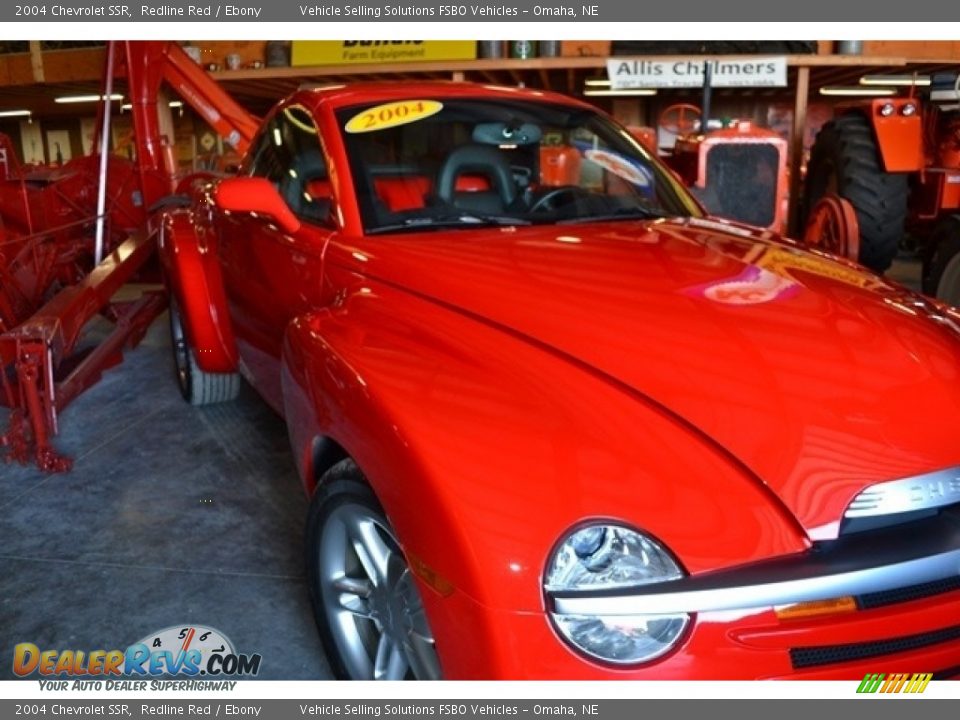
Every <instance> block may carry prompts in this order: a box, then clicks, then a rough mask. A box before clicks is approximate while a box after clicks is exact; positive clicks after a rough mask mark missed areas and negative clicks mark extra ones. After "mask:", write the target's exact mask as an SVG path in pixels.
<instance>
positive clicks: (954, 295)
mask: <svg viewBox="0 0 960 720" xmlns="http://www.w3.org/2000/svg"><path fill="white" fill-rule="evenodd" d="M927 242H928V243H929V246H930V250H931V252H930V254H929V257H928V258H926V260H925V262H924V265H923V292H924V293H926V294H927V295H932V296H934V297H936V298H937V299H938V300H943V301H944V302H945V303H947V304H948V305H953V306H954V307H960V215H951V216H948V217H945V218H943V219H942V220H940V222H938V223H937V225H936V226H935V227H934V229H933V232H932V233H931V234H930V238H929V240H928V241H927Z"/></svg>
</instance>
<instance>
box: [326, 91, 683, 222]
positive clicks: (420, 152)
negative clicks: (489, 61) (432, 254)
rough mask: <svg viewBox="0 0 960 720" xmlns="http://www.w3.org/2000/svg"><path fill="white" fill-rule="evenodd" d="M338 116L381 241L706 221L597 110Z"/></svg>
mask: <svg viewBox="0 0 960 720" xmlns="http://www.w3.org/2000/svg"><path fill="white" fill-rule="evenodd" d="M337 119H338V123H339V125H340V127H341V128H343V137H344V143H345V145H346V150H347V155H348V157H349V159H350V170H351V173H352V175H353V181H354V184H355V188H356V193H357V198H358V203H359V207H360V213H361V215H362V218H363V225H364V229H365V231H366V232H367V233H370V234H376V233H391V232H404V231H413V230H429V229H432V228H451V227H477V226H481V225H528V224H541V223H557V224H565V223H570V224H573V223H580V222H590V221H593V220H628V219H635V218H659V217H675V216H700V215H701V211H700V210H699V208H698V207H697V205H696V203H695V202H694V201H693V200H691V198H690V196H689V194H688V193H687V191H686V190H685V189H684V188H683V187H682V186H680V184H679V183H678V182H677V181H676V180H675V179H674V177H673V176H672V175H671V174H670V173H669V172H668V171H667V170H665V169H664V168H663V166H662V165H660V163H659V162H658V161H656V160H655V159H654V158H653V157H652V156H651V154H650V153H649V152H648V151H647V150H646V149H644V147H643V146H642V145H641V144H640V143H639V142H638V141H637V140H635V139H634V138H633V137H632V136H631V135H630V133H629V132H627V131H626V130H625V129H624V128H622V127H620V126H618V125H616V124H615V123H613V122H611V121H610V120H608V119H606V118H605V117H604V116H603V115H601V114H600V113H597V112H594V111H592V110H589V109H585V108H580V107H574V106H566V105H557V104H551V103H546V102H537V101H531V100H513V99H510V100H507V99H470V100H466V99H459V98H457V99H451V98H431V97H417V98H413V99H410V100H403V101H398V102H391V103H386V104H383V103H380V104H368V105H355V106H352V107H348V108H344V109H341V110H340V111H338V113H337Z"/></svg>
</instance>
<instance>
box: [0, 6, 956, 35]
mask: <svg viewBox="0 0 960 720" xmlns="http://www.w3.org/2000/svg"><path fill="white" fill-rule="evenodd" d="M865 7H866V5H864V4H863V3H862V2H854V1H853V0H846V2H836V1H835V0H806V2H803V3H771V2H770V1H769V0H724V2H715V1H714V0H686V2H682V3H661V2H657V3H654V2H637V1H636V0H577V1H576V2H570V1H568V0H560V1H559V2H556V0H551V2H536V1H535V0H506V1H505V2H499V1H497V0H490V1H487V2H476V1H475V0H474V1H468V2H466V3H462V4H457V0H452V1H451V0H386V1H385V0H270V1H269V2H251V1H249V0H237V1H236V2H229V3H224V2H205V1H204V0H197V1H194V2H184V0H162V1H161V0H147V1H146V2H132V3H130V2H127V3H123V2H103V1H101V0H60V1H55V2H48V1H47V0H37V1H34V2H30V1H29V0H28V1H27V2H24V3H22V4H21V3H3V4H2V5H0V22H4V23H7V22H56V23H64V22H66V23H73V22H76V23H89V22H126V23H131V22H136V23H139V22H189V23H197V22H201V23H202V22H212V23H235V22H242V23H249V22H297V23H313V22H317V23H331V22H369V21H371V20H374V21H377V20H378V21H383V22H391V23H392V22H413V23H422V22H463V23H471V24H472V23H477V22H514V21H515V22H531V23H544V22H551V23H556V22H560V23H583V22H618V23H619V22H689V21H694V20H695V21H699V22H710V23H721V22H728V23H730V22H735V23H737V27H738V28H740V31H741V32H742V30H743V23H750V22H759V21H763V22H810V21H816V20H817V19H821V18H822V19H824V20H827V19H829V21H830V22H831V23H835V22H862V21H863V20H864V15H865V14H867V15H869V19H870V21H872V22H931V23H937V24H936V25H931V34H934V35H936V36H937V37H940V36H941V35H943V33H947V34H948V35H949V34H951V33H950V31H949V29H947V28H945V27H944V26H943V23H945V22H950V21H956V20H960V3H945V2H943V0H912V1H911V2H910V3H903V2H899V1H897V2H894V0H873V2H871V3H869V13H865V9H864V8H865ZM824 31H825V32H824V33H822V34H830V32H829V31H830V26H829V25H825V26H824ZM952 34H953V35H955V34H956V33H955V32H954V33H952Z"/></svg>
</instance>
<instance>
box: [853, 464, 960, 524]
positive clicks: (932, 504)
mask: <svg viewBox="0 0 960 720" xmlns="http://www.w3.org/2000/svg"><path fill="white" fill-rule="evenodd" d="M954 503H960V467H952V468H948V469H946V470H937V471H936V472H932V473H927V474H925V475H917V476H914V477H908V478H901V479H899V480H888V481H885V482H880V483H876V484H874V485H871V486H870V487H868V488H865V489H864V490H862V491H861V492H860V494H859V495H857V496H856V497H855V498H854V499H853V500H852V501H851V503H850V504H849V505H848V506H847V509H846V511H845V512H844V514H843V516H844V517H845V518H849V519H853V518H866V517H882V516H885V515H898V514H900V513H909V512H916V511H918V510H934V509H936V508H941V507H945V506H947V505H953V504H954Z"/></svg>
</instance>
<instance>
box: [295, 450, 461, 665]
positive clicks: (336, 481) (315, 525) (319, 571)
mask: <svg viewBox="0 0 960 720" xmlns="http://www.w3.org/2000/svg"><path fill="white" fill-rule="evenodd" d="M357 512H359V515H353V517H360V518H362V519H363V520H365V521H372V523H373V525H374V526H375V527H377V532H378V533H380V536H379V537H380V539H381V540H383V541H384V542H385V543H386V545H388V546H389V548H390V550H391V551H392V552H393V553H395V555H394V556H392V557H391V567H394V566H396V567H399V568H402V572H404V573H405V577H406V583H405V585H404V589H403V590H402V591H401V590H398V589H396V588H398V587H399V586H400V583H396V585H394V584H392V583H390V582H385V583H384V584H383V585H379V587H381V588H386V590H385V591H381V592H380V593H379V598H380V599H379V600H375V599H374V596H376V595H377V593H374V594H373V595H372V596H371V595H363V596H361V595H359V594H358V595H357V600H358V601H360V598H361V597H363V598H367V597H369V598H370V599H368V600H362V602H363V603H364V604H365V607H364V611H367V610H370V609H372V610H373V612H371V615H370V617H369V618H361V619H359V620H358V619H357V617H352V616H348V618H347V622H346V626H348V627H349V630H347V631H346V632H344V631H343V630H342V629H337V630H335V628H334V627H333V625H334V623H335V620H334V619H333V617H332V616H331V613H332V612H333V611H331V610H330V603H331V597H337V596H338V595H339V597H340V598H341V599H340V600H339V602H341V603H342V602H343V600H342V597H343V595H341V594H340V593H341V589H338V588H336V586H334V585H333V582H332V581H331V580H330V577H331V573H330V563H329V561H324V558H325V557H329V556H331V555H334V556H335V555H337V553H338V552H339V549H333V550H331V545H330V544H328V545H326V546H325V545H324V543H325V542H328V543H333V544H336V542H335V541H336V539H338V537H337V536H338V531H337V528H336V524H337V522H339V521H340V520H341V519H342V518H343V517H344V516H345V515H347V516H350V515H349V514H350V513H357ZM328 524H330V525H331V526H332V530H331V531H330V532H325V530H327V526H328ZM345 525H346V523H344V526H345ZM346 532H347V533H348V534H349V531H346ZM331 538H333V539H331ZM305 539H306V561H307V568H306V570H307V583H308V585H309V589H310V603H311V605H312V607H313V614H314V619H315V620H316V623H317V628H318V630H319V631H320V638H321V640H322V641H323V646H324V650H325V652H326V655H327V659H328V661H329V663H330V669H331V670H332V671H333V673H334V675H335V676H336V677H337V678H338V679H341V680H369V679H371V677H370V676H369V675H367V674H364V673H363V671H362V670H358V669H357V667H358V664H359V665H360V666H361V667H362V665H363V662H364V658H366V659H367V660H369V661H370V669H371V670H372V668H373V664H374V662H375V659H374V655H378V653H377V652H375V651H373V650H372V649H366V648H361V650H359V651H357V650H352V648H357V647H360V643H355V644H353V645H351V644H349V642H348V636H349V635H350V634H351V633H353V634H354V635H355V636H356V637H357V638H361V639H363V638H366V639H367V641H368V644H370V645H371V646H373V645H376V644H377V639H378V638H379V637H382V636H383V635H388V634H390V633H389V631H388V630H386V629H385V627H382V626H381V622H380V620H379V617H380V616H381V615H380V614H376V615H374V613H376V612H377V610H376V608H378V607H382V606H383V603H384V597H393V598H397V597H400V595H399V594H398V593H401V592H402V593H404V594H405V595H408V596H409V597H412V598H414V599H415V601H416V603H417V604H418V605H417V606H415V607H414V609H413V612H414V613H416V614H417V615H418V617H421V618H422V623H423V625H422V626H421V627H422V628H424V629H425V630H426V634H427V636H429V638H430V643H431V646H430V650H429V655H430V659H429V663H430V664H429V666H428V663H425V662H424V661H423V660H422V658H421V659H419V660H418V661H417V663H416V664H415V663H414V662H411V661H410V657H411V653H413V651H412V650H410V652H407V650H403V651H402V652H403V653H404V657H405V658H406V662H407V665H406V666H405V668H404V669H403V670H402V672H401V673H400V676H402V677H400V676H398V677H395V678H392V679H416V678H424V679H441V677H442V674H441V671H440V665H439V659H438V658H437V656H436V651H435V648H433V646H432V643H433V640H432V635H431V634H430V633H429V627H428V626H427V625H426V613H425V611H424V610H423V606H422V601H421V600H420V595H419V591H418V590H417V589H416V583H415V582H413V576H412V574H411V573H410V570H409V567H408V566H407V563H406V559H405V558H404V556H403V552H402V550H401V549H400V546H399V544H397V543H396V540H395V535H394V533H393V530H392V527H391V525H390V521H389V520H388V519H387V516H386V514H385V513H384V511H383V508H382V507H381V505H380V503H379V501H378V500H377V497H376V495H375V494H374V492H373V490H372V489H371V488H370V486H369V484H368V483H367V481H366V478H365V477H364V476H363V473H362V472H361V471H360V469H359V468H358V467H357V465H356V464H355V463H354V462H353V460H350V459H346V460H341V461H340V462H339V463H337V464H336V465H334V466H333V467H332V468H330V469H329V470H328V471H327V472H326V473H324V475H323V477H322V478H321V479H320V483H319V484H318V486H317V490H316V492H315V493H314V496H313V500H312V501H311V503H310V510H309V512H308V514H307V526H306V532H305ZM349 545H350V543H349V541H347V540H342V541H341V543H340V547H341V548H342V547H343V546H349ZM354 546H355V543H354ZM347 553H348V554H349V553H350V550H349V549H348V550H347ZM357 557H359V556H357ZM361 565H362V562H359V563H357V567H358V568H359V567H360V566H361ZM342 577H344V578H348V577H349V580H350V581H352V582H353V583H361V582H364V580H363V578H365V577H367V575H366V574H365V573H364V571H363V570H362V569H358V570H356V571H355V572H353V573H350V574H349V575H348V574H347V573H343V575H342ZM385 577H386V576H385ZM394 577H400V576H399V575H394ZM357 578H359V579H357ZM376 586H377V585H376V584H374V587H376ZM411 588H412V590H411ZM345 594H346V595H347V596H348V597H349V596H350V593H345ZM408 600H409V598H408ZM334 605H336V601H334ZM387 605H389V606H390V607H393V608H396V607H398V606H399V605H398V604H397V603H391V602H387ZM410 608H411V605H409V604H408V605H405V606H404V612H408V611H409V610H410ZM400 614H401V613H398V612H393V613H391V615H392V616H393V617H397V616H398V615H400ZM374 617H377V618H378V619H376V620H375V619H374ZM393 622H394V623H395V622H396V621H395V620H394V621H393ZM344 626H345V621H344V620H340V622H339V625H338V627H339V628H343V627H344ZM338 638H339V643H338ZM397 647H399V645H397ZM345 648H346V649H345ZM351 651H352V656H353V662H352V663H351V661H350V659H349V658H350V655H351ZM358 655H359V656H360V657H361V660H360V662H359V663H358V662H357V659H356V658H357V656H358ZM387 679H390V678H387Z"/></svg>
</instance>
